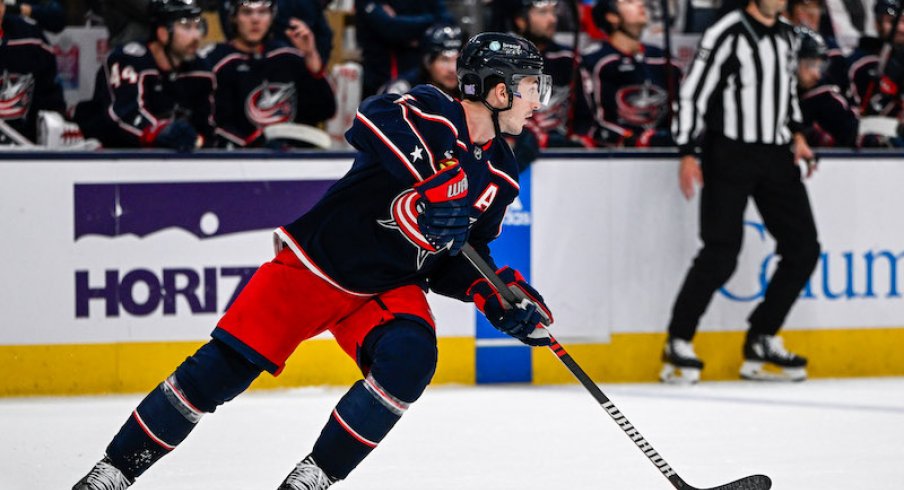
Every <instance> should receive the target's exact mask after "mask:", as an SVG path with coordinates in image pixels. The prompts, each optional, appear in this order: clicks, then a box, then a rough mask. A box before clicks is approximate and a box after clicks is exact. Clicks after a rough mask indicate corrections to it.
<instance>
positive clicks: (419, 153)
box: [411, 146, 424, 162]
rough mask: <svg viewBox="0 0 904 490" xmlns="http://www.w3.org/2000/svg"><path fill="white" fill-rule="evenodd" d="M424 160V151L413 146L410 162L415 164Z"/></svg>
mask: <svg viewBox="0 0 904 490" xmlns="http://www.w3.org/2000/svg"><path fill="white" fill-rule="evenodd" d="M423 159H424V149H423V148H421V147H420V146H415V147H414V151H412V152H411V161H412V162H416V161H418V160H423Z"/></svg>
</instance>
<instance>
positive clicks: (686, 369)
mask: <svg viewBox="0 0 904 490" xmlns="http://www.w3.org/2000/svg"><path fill="white" fill-rule="evenodd" d="M784 9H785V0H750V1H749V3H748V4H747V6H746V7H745V8H743V9H738V10H735V11H732V12H730V13H728V14H726V15H725V16H724V17H723V18H721V19H720V20H719V21H718V22H716V23H715V24H714V25H712V26H711V27H710V28H709V29H707V30H706V32H704V34H703V37H702V39H701V41H700V46H699V48H698V50H697V54H696V58H695V59H694V61H693V62H692V64H691V68H690V72H689V73H688V75H687V78H686V79H685V80H684V84H683V86H682V88H681V94H680V107H679V109H680V112H679V116H678V117H677V118H675V121H674V122H673V125H672V131H673V134H674V138H675V141H676V143H677V144H678V146H679V150H680V155H681V168H680V173H679V184H680V187H681V191H682V193H683V194H684V195H685V197H687V198H688V199H690V198H691V197H693V195H694V187H695V184H697V185H700V186H702V191H701V199H700V237H701V239H702V241H703V247H702V249H701V250H700V252H699V253H698V255H697V257H696V259H695V260H694V262H693V265H692V266H691V268H690V270H689V271H688V273H687V277H686V278H685V280H684V284H683V285H682V287H681V290H680V291H679V293H678V297H677V298H676V300H675V305H674V308H673V310H672V318H671V321H670V323H669V338H668V340H667V342H666V345H665V348H664V351H663V361H664V363H665V367H664V368H663V371H662V373H661V375H660V378H661V379H662V380H663V381H665V382H672V381H691V382H693V381H696V380H698V379H699V376H700V370H701V369H702V368H703V363H702V362H701V361H700V359H699V358H698V357H697V355H696V354H695V353H694V349H693V346H692V344H691V341H692V340H693V337H694V334H695V332H696V330H697V324H698V322H699V320H700V317H701V316H702V315H703V313H704V311H705V310H706V308H707V306H708V305H709V302H710V300H711V299H712V296H713V293H715V291H716V290H717V289H718V288H720V287H721V286H722V285H723V284H724V283H725V282H726V281H728V279H729V277H731V275H732V273H733V272H734V270H735V266H736V265H737V256H738V253H739V252H740V250H741V242H742V238H743V217H744V209H745V208H746V206H747V201H748V198H749V197H753V200H754V202H755V203H756V206H757V209H758V210H759V212H760V215H761V216H762V218H763V222H764V224H765V226H766V229H767V230H768V231H769V233H770V234H771V235H772V236H773V237H774V238H775V240H776V242H777V243H778V245H777V249H776V252H777V254H778V255H779V256H780V257H781V261H780V263H779V265H778V269H777V270H776V271H775V274H774V275H773V276H772V279H771V280H770V282H769V286H768V287H767V289H766V292H765V296H764V298H763V301H762V302H761V303H760V304H759V305H757V307H756V308H755V309H754V311H753V313H752V314H751V315H750V316H749V317H748V322H749V323H750V327H749V329H748V331H747V338H746V341H745V342H744V348H743V354H744V363H743V365H742V367H741V377H742V378H745V379H781V380H794V381H800V380H803V379H806V366H807V360H806V359H805V358H803V357H801V356H799V355H796V354H794V353H791V352H789V351H788V350H786V349H785V348H784V346H783V344H782V340H781V338H780V337H778V336H777V333H778V331H779V329H780V328H781V326H782V323H783V322H784V320H785V317H786V316H787V314H788V311H789V310H790V309H791V306H792V305H793V304H794V301H795V300H796V299H797V296H798V295H799V294H800V291H801V289H802V288H803V286H804V285H805V284H806V282H807V280H808V278H809V277H810V274H811V273H812V271H813V268H814V267H815V266H816V262H817V260H818V259H819V253H820V249H819V242H818V241H817V239H816V225H815V223H814V220H813V213H812V211H811V209H810V201H809V199H808V197H807V191H806V189H805V187H804V185H803V183H802V182H801V171H800V168H799V167H798V165H797V162H798V161H801V160H803V161H805V162H807V176H808V177H809V176H810V174H811V173H812V171H813V170H814V168H815V166H814V159H813V152H812V151H811V150H810V147H809V146H808V145H807V142H806V140H805V138H804V136H803V134H802V133H801V130H802V118H801V112H800V107H799V106H798V101H797V94H796V91H797V48H798V45H799V41H798V38H797V36H796V34H795V32H794V30H793V28H792V26H791V25H790V24H788V23H787V22H785V21H784V20H782V19H780V18H779V13H780V12H782V11H783V10H784ZM698 154H699V163H698V156H697V155H698ZM704 183H705V185H704ZM770 365H771V366H770Z"/></svg>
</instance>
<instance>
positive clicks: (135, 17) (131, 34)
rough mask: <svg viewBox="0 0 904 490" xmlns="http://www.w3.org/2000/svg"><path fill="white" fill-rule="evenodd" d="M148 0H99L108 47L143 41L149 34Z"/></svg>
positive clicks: (112, 47)
mask: <svg viewBox="0 0 904 490" xmlns="http://www.w3.org/2000/svg"><path fill="white" fill-rule="evenodd" d="M150 3H151V2H150V0H100V7H101V11H100V14H101V16H102V17H103V19H104V25H105V26H107V31H108V32H109V33H110V38H109V41H108V42H109V45H110V49H114V48H118V47H120V46H125V45H126V44H129V43H133V42H139V43H144V42H145V41H147V39H148V38H149V37H150V36H151V33H150V30H149V28H148V21H147V13H148V5H150Z"/></svg>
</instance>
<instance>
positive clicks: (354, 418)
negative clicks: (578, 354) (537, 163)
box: [75, 33, 549, 490]
mask: <svg viewBox="0 0 904 490" xmlns="http://www.w3.org/2000/svg"><path fill="white" fill-rule="evenodd" d="M542 66H543V61H542V57H541V56H540V54H539V52H538V51H537V49H536V48H535V47H534V46H533V45H532V44H530V43H529V42H528V41H526V40H524V39H521V38H518V37H514V36H510V35H506V34H499V33H483V34H479V35H477V36H475V37H473V38H472V39H471V40H469V41H468V43H467V44H466V45H465V47H464V49H463V51H462V55H461V57H460V58H459V61H458V76H459V80H460V81H461V91H462V94H463V98H464V100H463V101H457V100H455V99H452V98H450V97H448V96H447V95H445V94H444V93H442V92H441V91H440V90H439V89H437V88H436V87H433V86H430V85H420V86H417V87H415V88H414V89H413V90H412V91H411V92H409V93H408V94H405V95H402V96H399V95H395V94H390V95H381V96H376V97H372V98H369V99H367V100H365V101H364V103H363V104H362V105H361V107H360V109H359V111H358V114H357V117H356V119H355V122H354V123H353V125H352V128H351V129H350V130H349V131H348V132H347V133H346V138H347V139H348V140H349V142H350V143H351V144H352V145H353V146H354V147H355V148H356V149H357V154H356V156H355V161H354V164H353V165H352V168H351V170H349V172H348V173H347V174H346V175H345V176H344V177H343V178H342V179H340V180H339V182H337V183H336V184H335V185H334V186H333V187H331V188H330V189H329V191H327V193H326V195H325V196H324V197H323V199H322V200H321V201H320V202H319V203H318V204H316V205H315V206H314V207H313V208H312V209H311V210H310V211H309V212H307V213H306V214H304V215H303V216H301V217H300V218H299V219H298V220H296V221H295V222H293V223H291V224H288V225H286V226H283V227H281V228H279V229H278V230H276V237H277V238H278V243H279V246H278V252H277V255H276V257H275V258H274V259H273V260H272V261H271V262H268V263H266V264H264V265H263V266H261V268H260V269H258V271H257V272H256V273H255V274H254V276H253V277H252V279H251V281H250V282H249V283H248V285H247V286H246V287H245V288H244V290H243V291H242V292H241V294H240V295H239V297H238V298H237V299H236V301H235V302H234V303H233V304H232V306H231V307H230V308H229V310H228V311H227V312H226V314H225V316H224V317H223V318H222V319H221V320H220V322H219V324H218V325H217V328H216V329H215V330H214V331H213V334H212V336H213V340H211V341H210V342H209V343H208V344H206V345H204V346H203V347H201V348H200V349H199V350H198V351H197V352H196V353H195V354H194V355H193V356H191V357H190V358H188V359H187V360H186V361H185V362H184V363H182V364H181V365H180V366H179V367H178V368H176V370H175V372H174V373H173V374H172V375H171V376H169V377H168V378H167V379H166V380H164V381H163V382H162V383H161V384H160V386H159V387H158V388H157V389H155V390H154V391H152V392H151V393H150V394H149V395H148V396H147V397H146V398H145V399H144V400H143V401H142V402H141V403H140V404H139V405H138V407H137V408H136V409H135V411H134V412H132V415H131V416H130V417H129V418H128V420H127V421H126V423H125V425H123V426H122V428H121V429H120V431H119V433H118V434H117V435H116V436H115V437H114V438H113V441H112V442H111V443H110V445H109V446H108V447H107V450H106V455H105V456H104V458H103V460H101V461H100V462H99V463H97V465H96V466H95V467H94V468H93V469H92V470H91V471H90V473H89V474H88V475H87V476H85V477H84V478H83V479H82V480H81V481H79V482H78V483H77V484H76V485H75V489H76V490H94V489H113V490H119V489H123V488H126V487H128V486H129V485H131V483H132V482H134V481H135V478H137V477H138V476H140V475H141V474H142V473H143V472H144V471H145V470H146V469H148V468H149V467H150V466H151V465H152V464H154V463H155V462H156V461H157V460H159V459H160V458H161V457H162V456H164V455H165V454H167V453H169V452H170V451H172V450H173V449H175V448H176V447H177V446H178V445H179V443H180V442H182V440H183V439H185V437H187V436H188V434H189V432H191V430H192V429H193V428H194V427H195V425H196V424H197V423H198V421H199V420H200V419H201V418H202V417H203V416H204V414H206V413H209V412H213V411H214V410H215V409H216V408H217V407H218V406H219V405H221V404H222V403H224V402H226V401H228V400H231V399H233V398H234V397H236V396H237V395H239V394H240V393H241V392H243V391H244V390H245V389H246V388H247V387H248V385H249V384H250V383H251V382H252V381H253V380H254V379H255V378H256V377H257V376H258V375H259V374H260V373H261V372H262V371H268V372H270V373H272V374H274V375H278V374H279V372H280V371H281V370H282V369H283V367H284V364H285V361H286V359H287V358H288V357H289V355H290V354H291V353H292V351H294V350H295V348H296V347H297V346H298V344H299V343H300V342H302V341H304V340H305V339H308V338H311V337H313V336H314V335H317V334H318V333H321V332H324V331H326V330H329V331H330V332H331V333H332V334H333V335H334V337H335V338H336V341H337V342H338V343H339V345H340V346H341V347H342V348H343V349H344V350H345V352H346V353H347V354H348V355H349V356H351V357H352V358H353V359H354V360H355V362H356V363H357V364H358V366H359V367H360V369H361V373H362V375H363V377H364V379H362V380H359V381H358V382H356V383H355V384H354V385H353V386H352V387H351V389H350V390H349V391H348V392H347V393H346V394H345V395H344V396H343V397H342V399H341V400H340V401H339V403H338V405H337V406H336V408H335V409H334V410H333V412H332V413H331V414H330V415H329V418H328V420H327V422H326V425H325V427H324V428H323V431H322V432H321V433H320V436H319V438H318V439H317V441H316V442H315V443H314V447H313V450H312V452H311V454H310V455H308V456H306V457H305V458H304V459H303V460H302V461H301V462H299V463H298V465H297V466H296V467H295V468H294V469H293V470H292V471H291V472H290V473H289V475H288V476H287V477H286V478H285V480H284V481H283V482H282V484H281V485H280V486H279V488H280V489H283V490H299V489H305V490H322V489H325V488H327V487H329V486H330V485H331V484H332V483H334V482H336V481H338V480H340V479H344V478H346V477H347V476H348V474H349V473H350V472H351V471H352V470H353V469H354V468H355V467H356V466H357V465H358V464H359V463H360V462H361V461H362V460H363V459H364V458H365V457H366V456H367V455H368V454H369V453H370V452H371V451H372V450H373V449H374V448H376V447H377V445H378V444H379V443H380V441H381V440H383V438H384V437H385V436H386V434H387V433H388V432H389V431H390V429H392V427H393V426H394V425H395V424H396V422H398V421H399V419H400V418H401V417H402V415H403V414H404V413H405V411H406V410H408V408H409V406H410V405H411V404H412V403H414V402H415V401H416V400H417V399H418V398H419V397H420V395H421V394H422V393H423V391H424V389H425V388H426V386H427V385H428V384H429V382H430V380H431V378H432V377H433V373H434V370H435V367H436V360H437V350H436V332H435V330H434V320H433V317H432V314H431V312H430V308H429V306H428V304H427V301H426V298H425V295H424V291H425V290H426V289H428V288H429V289H430V290H432V291H434V292H436V293H439V294H443V295H447V296H451V297H454V298H457V299H460V300H462V301H474V302H475V304H476V305H477V307H478V308H479V309H480V310H481V311H483V312H484V314H485V315H486V316H487V318H488V319H489V320H490V321H491V322H492V324H493V325H494V326H496V327H497V328H499V329H500V330H502V331H503V332H506V333H508V334H509V335H512V336H513V337H515V338H517V339H519V340H521V341H522V342H524V343H527V344H529V345H548V344H549V338H548V337H547V338H533V337H530V335H531V334H532V333H533V332H534V330H535V329H536V328H537V326H538V325H539V322H540V321H541V315H540V310H539V309H538V308H542V309H543V311H544V312H548V309H547V308H546V306H545V305H544V304H543V298H542V297H541V296H540V295H539V294H538V293H537V292H536V291H535V290H534V289H533V288H532V287H530V286H529V285H528V284H527V283H526V282H525V281H524V278H523V277H522V276H521V275H520V274H519V273H518V272H517V271H514V270H513V269H511V268H508V267H504V268H502V269H500V270H499V274H500V275H501V276H502V277H503V278H504V279H505V280H506V281H507V282H508V283H509V285H510V286H511V287H519V288H521V289H522V290H523V291H524V292H525V293H526V294H528V296H529V297H530V298H532V299H533V300H534V301H533V302H530V301H525V302H523V304H520V305H517V306H515V307H514V308H512V309H508V310H505V309H503V307H502V305H501V304H500V298H499V295H498V294H495V293H494V292H493V289H492V288H491V287H490V285H489V284H488V283H487V281H486V280H484V279H482V278H480V276H479V275H478V274H477V272H476V271H475V270H474V269H473V268H472V267H471V266H470V264H469V263H468V262H467V260H466V259H465V257H464V256H463V255H461V254H459V253H458V252H459V250H460V248H461V247H462V245H463V244H464V243H465V241H466V240H467V242H469V243H471V244H472V245H473V246H474V248H475V249H476V250H477V251H478V252H479V253H480V254H481V255H482V256H483V257H484V258H485V259H487V260H489V261H491V262H492V258H491V257H490V254H489V246H488V245H489V243H490V242H491V241H492V240H493V239H494V238H495V237H496V236H497V235H498V234H499V232H500V225H501V224H502V218H503V215H504V213H505V209H506V206H507V205H508V204H510V203H511V202H512V201H513V200H514V199H515V197H516V196H517V194H518V189H519V187H518V173H517V171H516V168H517V164H516V162H515V161H514V160H513V155H512V153H511V150H510V149H509V148H508V146H507V145H506V144H505V142H504V141H503V140H502V139H501V136H500V134H501V133H512V134H517V133H520V132H521V131H522V128H523V126H524V122H525V120H526V119H527V118H529V117H530V116H531V114H532V113H533V112H534V111H536V110H538V109H540V107H541V106H542V105H543V104H544V103H545V102H547V101H548V97H549V78H548V76H547V75H544V74H542Z"/></svg>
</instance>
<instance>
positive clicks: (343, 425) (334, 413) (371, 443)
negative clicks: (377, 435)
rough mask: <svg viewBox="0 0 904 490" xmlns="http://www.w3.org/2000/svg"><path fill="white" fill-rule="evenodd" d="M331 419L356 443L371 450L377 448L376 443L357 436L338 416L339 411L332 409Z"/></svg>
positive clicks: (359, 435)
mask: <svg viewBox="0 0 904 490" xmlns="http://www.w3.org/2000/svg"><path fill="white" fill-rule="evenodd" d="M333 417H335V418H336V422H339V425H341V426H342V428H343V429H345V431H346V432H348V433H349V435H350V436H352V437H354V438H355V439H357V440H358V442H360V443H361V444H364V445H365V446H368V447H372V448H374V447H377V443H376V442H374V441H371V440H370V439H368V438H366V437H364V436H362V435H361V434H358V432H357V431H355V429H352V427H351V426H350V425H348V423H347V422H346V421H345V420H343V419H342V416H341V415H339V411H338V410H336V409H335V408H334V409H333Z"/></svg>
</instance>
